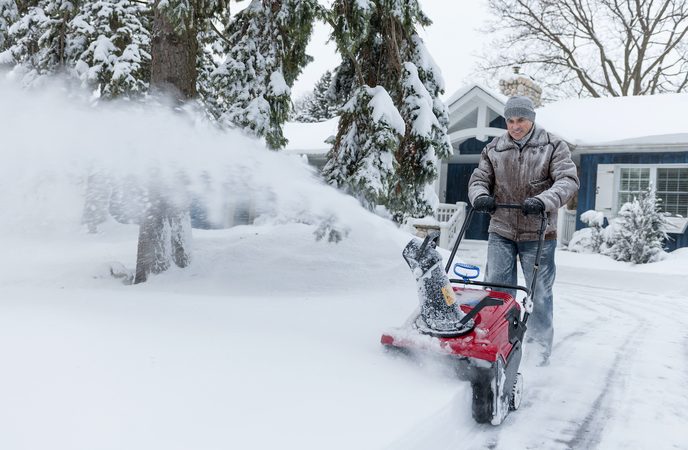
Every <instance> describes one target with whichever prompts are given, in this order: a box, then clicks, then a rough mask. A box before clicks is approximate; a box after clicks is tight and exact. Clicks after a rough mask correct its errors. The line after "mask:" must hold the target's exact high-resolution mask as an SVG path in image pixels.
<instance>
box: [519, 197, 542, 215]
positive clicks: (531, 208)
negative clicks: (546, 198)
mask: <svg viewBox="0 0 688 450" xmlns="http://www.w3.org/2000/svg"><path fill="white" fill-rule="evenodd" d="M521 211H523V214H524V215H526V216H527V215H529V214H542V213H543V212H544V211H545V204H544V203H542V200H540V199H539V198H535V197H529V198H527V199H526V200H525V201H524V202H523V207H522V208H521Z"/></svg>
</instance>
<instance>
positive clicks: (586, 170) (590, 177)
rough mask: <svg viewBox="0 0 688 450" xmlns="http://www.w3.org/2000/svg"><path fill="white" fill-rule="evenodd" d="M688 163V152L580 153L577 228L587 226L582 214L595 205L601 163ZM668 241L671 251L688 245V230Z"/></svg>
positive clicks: (672, 236)
mask: <svg viewBox="0 0 688 450" xmlns="http://www.w3.org/2000/svg"><path fill="white" fill-rule="evenodd" d="M685 163H688V152H663V153H662V152H657V153H595V154H583V155H580V165H579V173H580V174H579V177H580V189H579V191H578V210H577V212H576V230H580V229H581V228H585V227H586V225H585V224H584V223H583V222H581V220H580V215H581V214H582V213H584V212H585V211H588V210H590V209H594V207H595V189H596V188H597V166H598V165H599V164H685ZM670 237H671V240H669V242H667V247H668V249H669V251H671V250H675V249H677V248H682V247H688V231H686V233H684V234H681V235H678V234H672V235H670Z"/></svg>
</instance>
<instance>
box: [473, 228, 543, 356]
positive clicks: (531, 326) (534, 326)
mask: <svg viewBox="0 0 688 450" xmlns="http://www.w3.org/2000/svg"><path fill="white" fill-rule="evenodd" d="M487 242H488V244H487V267H486V268H485V281H486V282H491V283H500V284H511V285H515V284H518V282H517V281H518V276H517V275H518V274H517V272H516V270H517V269H516V257H518V258H519V260H520V262H521V268H522V269H523V276H524V277H525V279H526V287H530V283H531V281H532V279H533V265H534V264H535V256H536V254H537V246H538V241H525V242H515V241H512V240H510V239H506V238H504V237H502V236H500V235H498V234H496V233H490V237H489V239H488V240H487ZM556 247H557V241H556V240H548V241H545V242H544V243H543V244H542V255H541V257H540V269H539V270H538V275H537V280H536V282H535V292H534V294H533V313H532V314H531V315H530V317H529V318H528V331H527V332H526V335H527V336H529V337H532V338H534V340H536V341H538V342H540V343H541V344H542V345H543V346H544V348H545V355H544V356H545V357H549V354H550V353H551V352H552V338H553V337H554V328H553V326H552V317H553V304H552V298H553V297H552V286H553V285H554V276H555V275H556V267H555V265H554V251H555V249H556ZM497 290H501V291H505V292H508V293H510V294H511V295H512V296H514V298H515V297H516V290H515V289H497Z"/></svg>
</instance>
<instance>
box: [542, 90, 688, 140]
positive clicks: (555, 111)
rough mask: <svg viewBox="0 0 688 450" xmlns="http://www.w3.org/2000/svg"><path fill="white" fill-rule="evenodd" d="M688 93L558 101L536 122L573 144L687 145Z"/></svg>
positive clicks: (548, 107)
mask: <svg viewBox="0 0 688 450" xmlns="http://www.w3.org/2000/svg"><path fill="white" fill-rule="evenodd" d="M687 109H688V94H658V95H644V96H636V97H605V98H586V99H571V100H561V101H558V102H555V103H550V104H548V105H546V106H544V107H542V108H540V109H538V110H537V118H536V120H537V122H538V123H539V124H541V125H542V126H543V127H544V128H546V129H547V130H548V131H551V132H553V133H556V134H558V135H559V136H561V137H562V138H564V139H565V140H566V141H567V142H569V143H571V144H574V145H583V146H592V145H647V144H670V143H672V144H675V143H685V144H688V120H686V110H687Z"/></svg>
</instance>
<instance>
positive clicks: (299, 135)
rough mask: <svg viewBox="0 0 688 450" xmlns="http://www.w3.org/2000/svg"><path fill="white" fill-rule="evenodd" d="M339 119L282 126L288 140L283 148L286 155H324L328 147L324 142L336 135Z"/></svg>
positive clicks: (288, 123) (291, 123) (292, 123)
mask: <svg viewBox="0 0 688 450" xmlns="http://www.w3.org/2000/svg"><path fill="white" fill-rule="evenodd" d="M338 123H339V117H334V118H332V119H330V120H326V121H325V122H316V123H299V122H287V123H285V124H284V135H285V136H286V137H287V139H289V143H288V144H287V147H286V148H285V151H286V152H287V153H307V154H309V155H318V154H325V153H327V151H328V150H329V149H330V145H329V144H326V143H325V140H326V139H327V138H329V137H330V136H335V135H336V134H337V124H338Z"/></svg>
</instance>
